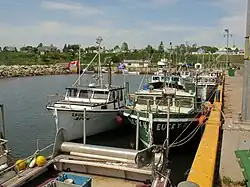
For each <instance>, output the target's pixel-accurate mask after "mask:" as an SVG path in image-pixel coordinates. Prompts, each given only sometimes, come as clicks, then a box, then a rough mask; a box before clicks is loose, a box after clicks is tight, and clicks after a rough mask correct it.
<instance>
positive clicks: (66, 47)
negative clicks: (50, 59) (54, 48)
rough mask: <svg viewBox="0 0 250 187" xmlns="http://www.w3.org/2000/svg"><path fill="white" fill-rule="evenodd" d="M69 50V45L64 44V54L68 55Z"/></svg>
mask: <svg viewBox="0 0 250 187" xmlns="http://www.w3.org/2000/svg"><path fill="white" fill-rule="evenodd" d="M68 51H69V50H68V46H67V44H64V47H63V52H64V53H67V52H68Z"/></svg>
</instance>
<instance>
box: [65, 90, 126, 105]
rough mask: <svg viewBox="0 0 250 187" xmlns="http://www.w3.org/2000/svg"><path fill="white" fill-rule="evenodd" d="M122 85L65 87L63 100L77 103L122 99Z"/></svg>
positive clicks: (106, 101)
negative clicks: (105, 87) (109, 86)
mask: <svg viewBox="0 0 250 187" xmlns="http://www.w3.org/2000/svg"><path fill="white" fill-rule="evenodd" d="M123 91H124V88H123V87H116V88H108V89H103V88H88V87H86V88H85V87H82V88H81V87H71V88H66V94H65V97H64V100H65V101H70V102H78V103H81V102H82V103H108V102H112V101H114V100H119V101H123V94H124V93H123Z"/></svg>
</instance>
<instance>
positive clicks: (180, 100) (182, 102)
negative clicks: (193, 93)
mask: <svg viewBox="0 0 250 187" xmlns="http://www.w3.org/2000/svg"><path fill="white" fill-rule="evenodd" d="M175 106H177V107H185V108H192V107H193V99H192V98H189V97H177V98H176V99H175Z"/></svg>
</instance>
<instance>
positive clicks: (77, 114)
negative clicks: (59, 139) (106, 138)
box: [48, 108, 118, 141]
mask: <svg viewBox="0 0 250 187" xmlns="http://www.w3.org/2000/svg"><path fill="white" fill-rule="evenodd" d="M48 109H49V110H50V111H51V112H52V113H54V111H53V110H52V108H48ZM116 114H117V111H108V112H104V111H98V112H91V111H87V112H86V136H92V135H96V134H99V133H102V132H106V131H109V130H112V129H115V128H116V127H118V125H117V124H116V123H115V116H116ZM83 119H84V117H83V111H71V110H58V111H57V120H58V121H57V122H56V128H57V130H59V129H60V128H63V129H64V130H65V131H66V132H65V134H64V138H65V141H69V140H75V139H80V138H83V123H84V121H83ZM55 121H56V120H55Z"/></svg>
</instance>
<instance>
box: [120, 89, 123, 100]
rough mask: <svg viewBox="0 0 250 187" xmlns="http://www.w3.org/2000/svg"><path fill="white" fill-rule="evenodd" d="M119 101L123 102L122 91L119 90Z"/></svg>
mask: <svg viewBox="0 0 250 187" xmlns="http://www.w3.org/2000/svg"><path fill="white" fill-rule="evenodd" d="M120 101H123V90H120Z"/></svg>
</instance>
